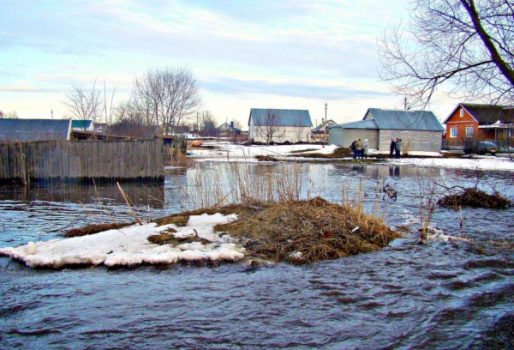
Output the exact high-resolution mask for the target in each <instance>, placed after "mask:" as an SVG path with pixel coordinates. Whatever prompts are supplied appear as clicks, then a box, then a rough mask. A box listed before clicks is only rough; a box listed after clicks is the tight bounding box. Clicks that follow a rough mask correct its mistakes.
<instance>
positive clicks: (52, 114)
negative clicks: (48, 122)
mask: <svg viewBox="0 0 514 350" xmlns="http://www.w3.org/2000/svg"><path fill="white" fill-rule="evenodd" d="M50 115H51V116H52V120H53V119H54V110H53V109H51V110H50Z"/></svg>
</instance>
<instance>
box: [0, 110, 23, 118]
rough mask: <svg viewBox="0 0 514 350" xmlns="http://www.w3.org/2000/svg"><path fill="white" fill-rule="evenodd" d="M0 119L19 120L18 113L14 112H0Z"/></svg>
mask: <svg viewBox="0 0 514 350" xmlns="http://www.w3.org/2000/svg"><path fill="white" fill-rule="evenodd" d="M0 119H19V117H18V113H16V111H12V112H9V113H4V112H2V111H0Z"/></svg>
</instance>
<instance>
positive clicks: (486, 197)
mask: <svg viewBox="0 0 514 350" xmlns="http://www.w3.org/2000/svg"><path fill="white" fill-rule="evenodd" d="M437 204H439V205H441V206H443V207H450V208H458V207H459V206H471V207H478V208H494V209H505V208H508V207H509V206H512V203H511V202H510V201H509V200H508V199H506V198H504V197H502V196H501V195H500V194H499V193H498V192H494V193H493V194H489V193H486V192H484V191H481V190H479V189H476V188H465V189H463V190H462V191H461V192H460V193H457V194H451V195H447V196H444V197H443V198H441V199H439V201H438V202H437Z"/></svg>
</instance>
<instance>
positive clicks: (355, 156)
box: [350, 139, 357, 159]
mask: <svg viewBox="0 0 514 350" xmlns="http://www.w3.org/2000/svg"><path fill="white" fill-rule="evenodd" d="M356 143H357V139H355V140H353V142H352V144H351V145H350V149H351V150H352V152H353V159H355V158H357V149H356V148H355V144H356Z"/></svg>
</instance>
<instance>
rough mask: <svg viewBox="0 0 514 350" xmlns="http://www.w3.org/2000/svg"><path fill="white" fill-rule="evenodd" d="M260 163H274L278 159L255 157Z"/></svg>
mask: <svg viewBox="0 0 514 350" xmlns="http://www.w3.org/2000/svg"><path fill="white" fill-rule="evenodd" d="M255 158H256V159H257V160H258V161H260V162H276V161H277V160H278V159H277V158H275V157H272V156H255Z"/></svg>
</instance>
